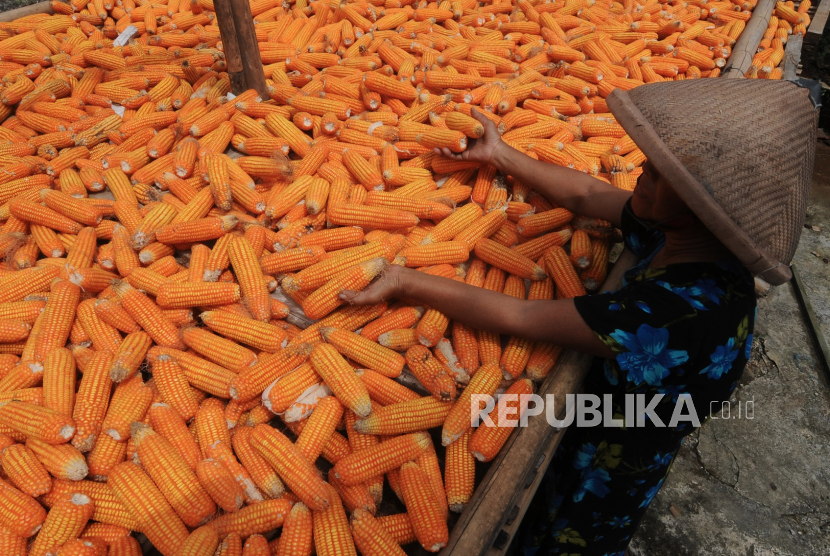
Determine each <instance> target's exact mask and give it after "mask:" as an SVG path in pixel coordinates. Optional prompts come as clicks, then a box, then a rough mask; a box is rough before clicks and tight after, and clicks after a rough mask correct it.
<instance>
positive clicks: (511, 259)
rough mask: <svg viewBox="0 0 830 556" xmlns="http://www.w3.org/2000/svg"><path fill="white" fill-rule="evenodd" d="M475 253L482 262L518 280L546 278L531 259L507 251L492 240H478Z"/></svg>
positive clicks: (509, 250)
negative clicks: (516, 277) (517, 277)
mask: <svg viewBox="0 0 830 556" xmlns="http://www.w3.org/2000/svg"><path fill="white" fill-rule="evenodd" d="M475 253H476V256H478V257H479V258H480V259H481V260H483V261H484V262H486V263H489V264H491V265H493V266H495V267H496V268H500V269H502V270H504V271H505V272H510V273H511V274H514V275H516V276H519V277H520V278H525V279H528V280H544V279H545V277H546V275H545V271H544V270H542V268H541V267H539V265H537V264H536V263H534V262H533V261H532V260H531V259H528V258H527V257H524V256H522V255H519V254H518V253H516V252H515V251H513V250H511V249H507V248H506V247H504V246H502V245H499V244H498V243H496V242H495V241H493V240H490V239H481V240H479V241H478V242H477V243H476V246H475Z"/></svg>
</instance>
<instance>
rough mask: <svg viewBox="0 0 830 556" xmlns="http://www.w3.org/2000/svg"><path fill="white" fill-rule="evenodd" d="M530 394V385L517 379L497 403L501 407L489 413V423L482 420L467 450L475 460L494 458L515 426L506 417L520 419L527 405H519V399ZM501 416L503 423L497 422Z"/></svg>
mask: <svg viewBox="0 0 830 556" xmlns="http://www.w3.org/2000/svg"><path fill="white" fill-rule="evenodd" d="M532 393H533V386H532V383H531V382H530V381H529V380H527V379H519V380H517V381H516V382H515V383H513V384H512V385H511V386H510V388H508V389H507V391H506V392H505V396H503V397H502V398H500V399H499V402H498V404H499V405H500V406H503V407H496V408H495V409H494V410H493V411H491V413H490V415H491V417H490V422H489V423H488V421H487V420H484V422H482V424H481V425H480V426H479V428H478V429H476V431H475V432H474V433H473V436H472V437H471V438H470V444H469V450H470V452H472V454H473V456H475V458H476V459H477V460H479V461H490V460H491V459H493V458H494V457H495V456H496V454H497V453H498V452H499V450H500V449H501V447H502V446H503V445H504V443H505V442H506V441H507V438H508V436H510V433H511V429H512V428H513V427H514V426H515V424H511V422H510V421H514V420H513V419H508V418H507V417H506V416H507V415H516V420H518V419H519V418H521V414H522V408H524V407H526V405H527V404H522V403H520V400H519V397H520V396H523V395H525V396H526V395H529V394H532ZM513 408H515V410H514V409H513ZM514 411H515V412H514ZM501 415H504V416H505V417H504V418H503V420H504V422H500V421H499V419H500V417H499V416H501ZM493 419H495V420H493ZM491 423H492V424H491Z"/></svg>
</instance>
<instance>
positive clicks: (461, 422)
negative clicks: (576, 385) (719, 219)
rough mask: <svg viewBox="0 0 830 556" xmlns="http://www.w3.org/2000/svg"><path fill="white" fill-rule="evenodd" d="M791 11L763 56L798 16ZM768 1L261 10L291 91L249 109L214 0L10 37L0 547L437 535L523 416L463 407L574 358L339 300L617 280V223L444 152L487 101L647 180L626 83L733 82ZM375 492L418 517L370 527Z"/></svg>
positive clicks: (330, 541) (302, 5) (5, 62)
mask: <svg viewBox="0 0 830 556" xmlns="http://www.w3.org/2000/svg"><path fill="white" fill-rule="evenodd" d="M805 3H806V0H805V2H803V3H802V4H801V6H802V7H803V6H804V5H805ZM136 4H140V5H136ZM790 4H791V3H789V2H788V3H781V4H779V7H778V8H777V12H776V13H777V19H776V22H775V23H774V24H773V23H771V24H770V29H771V30H772V31H770V32H769V33H768V35H769V36H768V44H766V45H762V46H764V48H765V50H764V51H763V52H762V53H761V54H763V53H764V52H767V51H768V50H769V51H775V52H778V51H779V50H780V48H781V44H783V41H784V39H785V38H786V34H787V33H788V32H790V31H792V32H799V29H798V28H799V26H802V27H803V26H805V25H806V22H805V20H804V18H806V17H807V16H806V13H805V12H806V10H804V11H801V10H799V11H797V12H796V11H794V10H793V9H792V8H791V6H789V5H790ZM753 6H754V1H752V0H740V1H739V0H734V1H732V2H711V1H710V2H705V1H692V2H685V1H684V2H671V3H658V2H652V1H645V2H643V3H639V2H637V1H632V0H626V1H625V2H624V3H622V4H621V3H617V2H613V3H612V2H611V1H607V0H606V1H602V0H600V1H593V0H591V1H586V0H565V1H561V0H558V1H555V2H547V3H543V2H533V1H525V0H520V1H519V2H518V3H517V4H514V3H512V2H492V3H483V4H480V3H477V2H475V1H470V0H462V1H456V2H450V1H444V2H442V3H441V4H440V5H437V4H435V3H431V4H427V3H426V2H421V3H418V4H413V3H412V2H411V1H410V2H407V1H406V0H403V1H401V0H386V2H383V1H382V0H381V1H372V2H350V3H347V4H343V5H341V4H339V3H329V2H322V1H318V2H313V3H311V4H309V3H307V2H306V1H305V0H296V2H295V3H294V4H292V5H290V6H289V5H287V4H283V3H281V2H277V1H276V0H256V1H255V2H252V4H251V8H252V12H253V14H254V18H255V21H256V32H257V38H258V40H259V47H260V55H261V57H262V61H263V63H264V64H265V70H266V76H267V78H268V86H269V89H270V95H271V99H260V98H258V97H257V94H256V92H254V91H247V92H244V93H242V94H241V95H239V96H237V97H235V98H234V97H232V95H229V94H228V93H229V91H230V84H229V80H228V77H227V74H226V73H224V70H225V69H226V67H225V62H224V61H223V55H222V51H221V44H220V36H219V31H218V27H217V25H216V17H215V14H214V13H213V4H212V2H211V0H196V1H191V2H190V3H187V2H186V1H185V0H169V1H168V2H167V3H164V2H154V3H149V2H133V0H122V1H121V2H118V3H117V4H115V3H111V2H108V1H107V0H95V1H94V2H92V3H89V4H88V3H87V2H86V0H76V1H74V2H72V3H71V4H64V3H59V2H55V3H53V4H52V8H53V11H54V15H46V14H42V15H33V16H29V17H25V18H22V19H19V20H17V21H14V22H11V23H4V24H0V73H2V75H3V77H2V81H3V83H2V85H3V86H2V87H0V101H2V107H0V120H2V122H3V123H2V125H0V164H2V172H0V222H2V228H1V229H0V257H2V258H3V261H4V263H3V267H2V269H0V469H2V474H0V477H2V479H0V518H2V519H0V554H3V555H11V556H17V555H22V554H26V553H27V551H28V553H29V554H37V555H46V554H55V553H56V552H57V554H60V555H61V556H65V555H101V554H107V553H108V554H110V555H112V556H120V555H126V554H131V555H133V554H138V553H139V552H140V550H139V546H138V544H137V542H136V540H135V538H134V537H132V536H131V534H130V533H131V531H139V532H141V533H143V534H144V535H146V537H147V538H148V539H149V541H150V542H151V543H152V544H153V545H154V546H155V547H156V548H157V549H158V550H159V551H160V552H161V553H162V554H165V555H173V554H181V555H196V554H199V555H201V554H205V555H210V554H213V553H214V551H216V553H217V554H223V555H224V554H245V555H253V554H279V555H291V556H298V555H303V554H310V553H311V552H312V550H316V552H317V554H320V555H321V556H327V555H330V554H354V553H355V547H357V549H358V550H360V552H361V553H363V554H366V555H376V554H384V555H385V554H402V553H403V552H402V550H401V549H400V548H399V546H400V545H404V544H408V543H413V542H416V541H417V542H418V543H420V544H421V545H422V546H423V547H424V548H425V549H427V550H430V551H437V550H439V549H440V548H441V547H442V546H443V545H444V544H445V543H446V542H447V537H448V530H447V516H448V512H449V511H453V512H459V511H461V510H462V509H463V508H464V506H465V504H466V502H467V501H468V500H469V498H470V496H471V494H472V491H473V486H474V473H475V466H474V462H475V460H476V459H478V460H480V461H489V460H491V459H493V458H494V457H495V456H496V455H497V453H498V452H499V450H500V448H501V447H502V446H503V444H504V443H505V441H506V439H507V437H508V435H509V434H510V432H511V430H512V428H510V427H508V426H504V424H501V425H500V424H499V423H498V422H497V423H496V426H492V427H491V426H482V427H479V428H477V429H475V430H473V429H471V427H470V422H469V415H470V403H471V397H472V395H473V394H494V393H496V392H497V391H498V392H504V391H506V392H507V393H511V394H526V393H530V392H532V387H533V382H534V381H536V382H538V381H541V380H542V379H544V378H545V377H546V376H547V374H548V373H549V372H550V370H551V368H552V367H553V365H554V363H555V361H556V359H557V356H558V355H559V348H558V347H556V346H553V345H549V344H543V343H536V344H534V343H533V342H528V341H525V340H522V339H519V338H509V339H508V340H507V343H506V345H504V346H503V344H502V342H501V338H499V337H498V336H497V335H493V334H490V333H485V332H480V331H475V330H472V329H470V328H468V327H466V326H464V325H462V324H461V323H458V322H454V323H450V322H449V321H448V319H447V318H446V317H445V316H444V315H442V314H441V313H440V312H438V311H436V310H434V309H431V308H428V307H426V308H422V307H413V306H410V305H407V304H405V303H398V304H395V305H387V304H386V303H383V304H381V305H378V306H371V307H349V306H345V307H344V306H340V305H341V303H340V301H339V300H338V297H337V294H338V293H339V292H340V291H341V290H343V289H353V290H359V289H361V288H363V287H364V286H366V285H367V284H369V282H370V281H371V280H372V279H373V278H374V277H376V276H377V275H378V274H380V273H381V272H383V270H384V269H385V268H386V267H387V265H389V264H402V265H406V266H409V267H415V268H418V269H419V270H421V271H423V272H426V273H430V274H435V275H440V276H445V277H447V278H451V279H455V280H463V281H466V282H467V283H469V284H472V285H475V286H477V287H485V288H488V289H491V290H495V291H499V292H503V293H505V294H507V295H512V296H515V297H519V298H528V299H553V298H568V297H574V296H577V295H582V294H584V293H585V292H586V291H593V290H596V289H597V288H598V287H599V285H600V284H601V283H602V281H603V279H604V276H605V271H606V265H607V258H608V249H609V243H610V241H611V238H612V235H613V230H612V229H611V227H610V226H609V225H608V223H605V222H601V221H600V222H598V221H592V220H589V219H585V218H581V217H579V216H578V215H574V214H572V213H571V212H570V211H568V210H566V209H564V208H558V207H554V206H552V205H551V204H550V203H549V202H548V201H546V200H545V199H543V198H542V197H540V196H538V195H536V194H534V193H533V192H532V191H531V190H530V189H529V187H528V186H527V184H522V183H520V182H518V181H516V180H514V179H512V178H511V177H510V176H503V175H500V174H498V172H497V171H496V170H495V168H492V167H489V166H483V167H481V166H480V165H479V164H475V163H468V162H457V161H453V160H448V159H445V158H443V157H440V156H436V155H434V154H433V148H434V147H448V148H450V149H451V150H453V151H455V152H459V151H463V150H464V149H465V147H466V145H467V141H468V140H469V139H471V138H476V137H480V136H481V134H482V133H483V127H482V126H481V124H480V123H479V122H477V121H476V120H474V119H472V118H471V117H470V110H471V108H472V107H473V106H476V107H479V108H480V109H481V110H482V111H483V113H484V114H485V115H486V116H487V117H488V118H489V119H491V120H493V121H494V122H495V124H496V125H497V128H498V130H499V132H500V133H502V134H503V135H502V137H503V139H504V140H505V141H507V142H509V143H510V144H511V145H512V146H514V147H516V148H517V149H520V150H522V151H525V152H527V153H528V154H529V155H530V156H532V157H536V158H538V159H541V160H544V161H548V162H551V163H555V164H560V165H565V166H569V167H571V168H575V169H578V170H581V171H584V172H589V173H590V174H592V175H595V176H597V177H598V178H599V179H603V180H607V181H609V182H610V183H612V184H613V185H615V186H617V187H620V188H624V189H631V188H633V186H634V185H635V183H636V179H637V176H638V175H639V174H640V172H641V169H640V167H641V165H642V163H643V162H644V157H643V154H642V152H640V151H639V149H637V148H636V146H635V145H634V144H633V142H632V141H631V139H630V138H629V137H628V136H626V135H625V133H624V131H623V129H622V128H621V127H620V126H619V125H618V124H617V123H616V122H615V121H614V119H613V117H612V116H611V115H610V114H609V113H608V110H607V107H606V105H605V100H604V99H605V97H606V96H607V95H608V94H609V93H610V91H611V90H613V89H614V88H616V87H620V88H623V89H630V88H632V87H636V86H637V85H640V84H642V83H644V82H645V83H650V82H654V81H663V80H667V79H692V78H701V77H716V76H717V75H718V74H719V73H720V68H721V67H723V66H724V62H725V59H726V57H727V56H728V55H729V53H730V48H731V46H732V45H733V44H734V42H735V40H736V39H737V37H738V36H739V35H740V33H741V31H742V29H743V27H744V22H745V21H746V20H747V19H748V17H749V16H750V10H751V9H752V7H753ZM794 14H795V15H794ZM789 24H792V25H793V26H792V28H791V29H790V28H789V27H788V25H789ZM130 26H133V27H134V28H135V29H129V27H130ZM782 30H783V31H782ZM801 31H803V29H801ZM122 32H125V33H127V34H129V33H130V32H132V33H134V37H133V39H132V40H131V41H130V42H129V44H123V45H122V46H118V44H121V43H122V42H121V39H119V40H117V41H114V39H117V38H118V37H119V34H121V33H122ZM122 38H123V37H122ZM776 41H777V42H776ZM761 54H759V56H761ZM775 56H777V54H775ZM769 59H770V58H766V60H769ZM761 62H764V61H763V60H759V63H761ZM773 67H774V65H773ZM757 76H758V77H769V78H773V77H776V76H777V75H776V73H775V70H774V69H770V70H769V71H767V69H766V66H763V67H762V66H758V71H757ZM226 153H230V154H226ZM240 153H241V154H242V155H244V156H241V157H239V156H238V155H239V154H240ZM103 193H108V194H109V195H101V194H103ZM188 254H189V259H188V258H187V255H188ZM185 261H188V262H187V266H183V264H182V263H183V262H185ZM278 284H279V286H278ZM278 288H279V289H278ZM275 290H276V291H275ZM277 294H279V295H281V296H282V298H281V299H283V301H286V302H289V303H291V304H292V305H293V304H294V303H296V304H298V305H299V306H301V307H302V309H303V311H304V312H305V315H306V316H307V317H309V318H312V319H320V320H319V321H318V322H316V323H314V324H312V325H311V326H308V327H306V328H305V329H301V328H300V327H298V326H296V325H295V324H296V323H299V322H300V319H298V318H296V317H297V316H296V315H294V314H292V313H291V312H290V309H289V306H288V305H286V304H285V303H283V302H281V301H280V300H278V299H276V297H277ZM289 298H290V300H289ZM292 323H294V324H292ZM404 367H407V368H408V370H407V371H404ZM402 372H403V373H404V374H403V375H402ZM404 376H405V377H408V379H409V382H408V383H409V384H410V385H412V386H413V388H408V387H407V386H404V385H402V384H401V382H400V380H401V379H402V378H403V377H404ZM150 377H152V378H150ZM396 378H397V379H399V380H398V381H396V380H394V379H396ZM506 399H507V398H503V400H506ZM506 405H507V406H508V408H509V407H511V406H513V407H512V409H513V410H514V411H515V410H516V407H515V406H516V405H517V404H516V403H515V402H506ZM494 411H498V409H496V410H494ZM275 415H278V416H279V419H277V421H275V420H274V419H275ZM494 415H495V414H494ZM280 419H281V421H282V424H280V425H279V426H277V423H278V422H279V420H280ZM269 423H270V424H269ZM283 425H284V426H283ZM338 429H339V430H340V431H343V432H338ZM430 430H432V431H440V435H439V436H436V442H435V444H438V441H437V439H438V438H440V444H442V445H443V446H445V447H446V449H444V448H443V447H438V450H436V446H435V444H433V440H432V438H431V436H430V435H429V434H426V431H430ZM281 431H284V432H281ZM284 433H285V434H284ZM292 439H293V440H292ZM439 454H440V455H441V460H442V461H443V464H444V465H443V469H442V468H441V465H440V464H439ZM321 457H322V458H323V459H325V460H327V461H328V462H329V463H330V464H331V465H333V468H332V469H331V471H329V472H328V474H327V476H326V480H324V479H323V476H322V475H321V473H320V472H319V471H318V470H317V468H316V467H315V462H317V460H318V459H319V458H321ZM385 482H386V483H388V485H389V489H390V490H391V492H393V493H394V495H393V496H395V495H396V496H397V497H398V498H399V499H400V500H401V501H402V502H403V504H404V506H405V508H406V512H405V513H398V514H394V515H387V516H380V515H378V513H377V512H376V509H377V507H378V504H379V503H380V500H381V498H382V497H383V494H384V485H385ZM388 492H389V490H387V493H388ZM47 509H48V511H47ZM277 529H280V533H279V537H278V538H273V540H270V541H269V540H268V539H271V538H272V537H274V536H275V535H274V531H275V530H277ZM312 531H313V533H312ZM264 535H267V537H266V536H264ZM243 542H244V548H243Z"/></svg>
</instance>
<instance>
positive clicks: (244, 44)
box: [231, 0, 271, 100]
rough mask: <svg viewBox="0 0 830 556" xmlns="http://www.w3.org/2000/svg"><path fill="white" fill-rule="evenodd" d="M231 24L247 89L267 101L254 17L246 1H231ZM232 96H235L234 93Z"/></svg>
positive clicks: (266, 88) (267, 96)
mask: <svg viewBox="0 0 830 556" xmlns="http://www.w3.org/2000/svg"><path fill="white" fill-rule="evenodd" d="M231 10H232V11H233V24H234V27H236V43H237V45H238V48H239V52H240V53H241V54H242V69H243V72H244V73H245V83H246V85H247V88H248V89H256V91H257V92H258V93H259V96H260V97H262V99H263V100H268V99H269V98H271V97H270V95H269V94H268V87H267V86H266V85H265V70H264V69H262V58H261V57H260V55H259V44H258V43H257V40H256V31H255V30H254V16H253V14H252V13H251V4H250V3H249V2H248V1H247V0H233V1H232V2H231ZM234 94H237V93H236V92H234Z"/></svg>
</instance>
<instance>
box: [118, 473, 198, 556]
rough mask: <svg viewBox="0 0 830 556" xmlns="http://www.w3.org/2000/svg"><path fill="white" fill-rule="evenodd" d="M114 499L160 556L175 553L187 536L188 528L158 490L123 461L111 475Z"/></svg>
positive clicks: (148, 478)
mask: <svg viewBox="0 0 830 556" xmlns="http://www.w3.org/2000/svg"><path fill="white" fill-rule="evenodd" d="M108 484H109V485H110V486H111V487H112V490H113V492H114V493H115V496H116V497H117V498H118V499H119V500H120V501H121V503H122V504H124V506H126V507H127V508H128V509H129V510H130V512H132V513H133V515H135V516H136V518H137V519H138V521H139V524H140V527H141V531H142V532H143V533H144V534H145V535H147V538H148V539H150V541H151V542H152V543H153V545H154V546H156V547H157V548H158V549H159V550H160V551H161V552H162V553H171V554H172V553H175V551H176V550H178V547H179V546H180V545H181V544H182V543H183V542H184V541H185V539H186V538H187V536H188V533H187V528H186V527H185V526H184V523H182V521H181V519H179V516H178V515H176V513H175V512H174V511H173V508H171V507H170V505H169V504H168V502H167V501H165V499H164V497H163V496H162V494H161V492H160V491H159V489H158V488H157V487H156V485H155V484H154V483H153V481H152V480H151V479H150V477H148V476H147V475H146V474H145V472H144V471H142V470H141V469H140V468H139V467H138V466H137V465H135V464H134V463H131V462H124V463H122V464H120V465H118V466H117V467H116V468H115V469H114V470H113V471H112V473H111V474H110V477H109V481H108Z"/></svg>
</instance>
